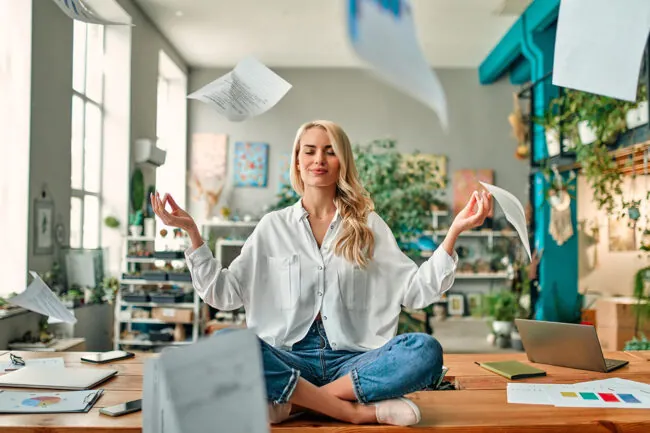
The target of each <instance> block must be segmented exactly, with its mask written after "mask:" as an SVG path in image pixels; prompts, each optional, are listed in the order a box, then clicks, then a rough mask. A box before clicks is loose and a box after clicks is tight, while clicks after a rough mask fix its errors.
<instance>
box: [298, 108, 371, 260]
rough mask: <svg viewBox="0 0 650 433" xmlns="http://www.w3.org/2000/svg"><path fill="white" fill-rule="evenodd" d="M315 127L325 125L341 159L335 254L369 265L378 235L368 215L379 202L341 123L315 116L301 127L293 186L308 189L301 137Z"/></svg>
mask: <svg viewBox="0 0 650 433" xmlns="http://www.w3.org/2000/svg"><path fill="white" fill-rule="evenodd" d="M311 128H321V129H323V130H324V131H325V132H326V133H327V136H328V137H329V139H330V144H331V145H332V148H333V149H334V154H335V155H336V156H337V157H338V159H339V162H340V170H339V179H338V181H337V184H336V197H335V198H334V204H335V205H336V207H337V209H338V211H339V215H340V216H341V218H342V231H341V232H339V236H338V238H337V240H336V243H335V244H334V254H336V255H337V256H341V257H343V258H345V259H346V260H347V261H348V262H351V263H356V264H357V265H358V266H359V267H361V268H363V269H365V268H366V267H367V266H368V264H369V263H370V261H371V260H372V258H373V254H374V250H375V236H374V235H373V233H372V230H370V227H368V215H369V214H370V212H372V211H373V210H374V209H375V205H374V203H373V202H372V200H371V198H370V194H368V191H366V189H365V188H364V187H363V185H361V182H360V181H359V174H358V172H357V168H356V166H355V165H354V156H353V155H352V146H351V145H350V140H349V139H348V136H347V135H346V134H345V132H344V131H343V129H342V128H341V127H340V126H339V125H337V124H336V123H334V122H330V121H329V120H315V121H312V122H307V123H305V124H304V125H302V126H301V127H300V128H299V129H298V132H297V133H296V140H295V141H294V143H293V152H292V154H291V168H290V172H289V173H290V178H291V186H292V187H293V189H294V190H295V191H296V192H297V193H298V195H300V197H302V196H303V194H304V193H305V184H304V182H303V181H302V178H301V177H300V173H299V172H298V169H297V167H298V154H299V152H300V139H301V138H302V135H303V134H304V133H305V131H307V130H309V129H311Z"/></svg>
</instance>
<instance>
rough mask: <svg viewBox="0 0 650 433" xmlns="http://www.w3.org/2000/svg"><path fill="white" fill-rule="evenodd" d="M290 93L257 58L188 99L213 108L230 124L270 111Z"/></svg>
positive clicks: (287, 87)
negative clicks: (230, 122)
mask: <svg viewBox="0 0 650 433" xmlns="http://www.w3.org/2000/svg"><path fill="white" fill-rule="evenodd" d="M290 89H291V84H289V83H287V82H286V81H285V80H284V79H283V78H282V77H280V76H279V75H277V74H276V73H275V72H273V71H272V70H270V69H269V68H267V67H266V66H264V65H263V64H262V63H260V62H259V61H258V60H257V59H255V58H254V57H246V58H245V59H243V60H242V61H240V62H239V63H237V66H235V69H233V70H232V71H230V72H228V73H227V74H226V75H223V76H221V77H219V78H217V79H216V80H214V81H213V82H211V83H209V84H206V85H205V86H203V87H201V88H200V89H199V90H197V91H195V92H193V93H191V94H189V95H188V96H187V97H188V98H190V99H197V100H199V101H201V102H205V103H206V104H208V105H210V106H211V107H214V108H215V109H216V110H217V111H218V112H219V114H221V115H222V116H224V117H225V118H226V119H228V120H230V121H233V122H241V121H242V120H245V119H248V118H251V117H254V116H258V115H260V114H262V113H264V112H266V111H268V110H269V109H270V108H272V107H273V106H274V105H275V104H277V103H278V102H279V101H280V99H282V98H283V97H284V95H286V94H287V92H288V91H289V90H290Z"/></svg>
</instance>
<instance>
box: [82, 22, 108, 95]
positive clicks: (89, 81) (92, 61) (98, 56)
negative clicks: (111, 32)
mask: <svg viewBox="0 0 650 433" xmlns="http://www.w3.org/2000/svg"><path fill="white" fill-rule="evenodd" d="M86 58H87V62H86V96H88V97H89V98H90V99H92V100H93V101H96V102H101V101H102V92H103V88H102V86H103V74H104V26H101V25H98V24H88V37H87V47H86Z"/></svg>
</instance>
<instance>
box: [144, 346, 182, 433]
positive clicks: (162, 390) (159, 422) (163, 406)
mask: <svg viewBox="0 0 650 433" xmlns="http://www.w3.org/2000/svg"><path fill="white" fill-rule="evenodd" d="M169 396H170V394H169V391H168V389H167V386H166V384H165V378H164V376H163V375H162V372H161V371H160V363H159V360H158V359H156V358H151V359H146V360H145V362H144V380H143V384H142V433H181V430H180V429H179V427H178V422H177V419H176V416H175V415H174V411H173V410H172V407H171V403H170V399H169Z"/></svg>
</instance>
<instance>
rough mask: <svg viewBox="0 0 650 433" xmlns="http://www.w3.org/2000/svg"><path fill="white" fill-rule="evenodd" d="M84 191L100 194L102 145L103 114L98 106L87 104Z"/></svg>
mask: <svg viewBox="0 0 650 433" xmlns="http://www.w3.org/2000/svg"><path fill="white" fill-rule="evenodd" d="M84 136H85V140H84V190H86V191H90V192H99V186H100V174H101V173H100V169H101V143H102V112H101V110H100V109H99V107H97V106H96V105H94V104H92V103H90V102H87V103H86V127H85V131H84Z"/></svg>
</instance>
